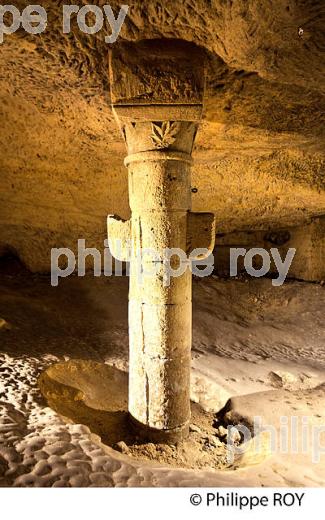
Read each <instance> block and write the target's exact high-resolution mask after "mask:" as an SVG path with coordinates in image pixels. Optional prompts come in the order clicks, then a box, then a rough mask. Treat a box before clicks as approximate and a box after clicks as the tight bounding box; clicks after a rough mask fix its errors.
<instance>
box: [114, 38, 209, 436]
mask: <svg viewBox="0 0 325 520" xmlns="http://www.w3.org/2000/svg"><path fill="white" fill-rule="evenodd" d="M156 45H158V44H157V43H156V44H153V43H152V42H148V43H146V44H144V43H143V44H140V46H139V45H135V46H130V45H127V46H126V47H125V46H123V47H122V48H121V47H119V49H118V50H116V51H113V55H112V56H111V86H112V100H113V111H114V114H115V116H116V118H117V121H118V123H119V125H120V127H121V129H122V133H123V136H124V138H125V142H126V145H127V149H128V156H127V158H126V160H125V164H126V166H127V167H128V170H129V199H130V207H131V212H132V218H131V220H130V221H127V222H124V221H122V220H121V219H119V218H118V217H112V216H109V217H108V238H109V243H110V248H111V251H112V253H113V254H114V255H115V256H116V257H117V258H118V259H119V260H126V259H127V249H128V241H130V244H131V258H130V261H131V269H130V292H129V337H130V358H129V413H130V417H131V420H132V422H133V424H134V425H135V427H136V428H137V430H138V432H139V434H141V435H142V436H143V437H145V438H147V439H149V440H152V441H162V442H175V441H176V440H178V439H180V438H182V437H184V436H186V434H187V433H188V426H189V420H190V368H191V328H192V301H191V300H192V298H191V294H192V287H191V280H192V274H191V271H190V269H189V267H188V265H187V264H186V263H185V255H186V257H187V255H188V254H189V253H191V252H192V251H193V250H194V249H196V248H206V249H207V250H208V252H210V251H212V250H213V246H214V236H215V229H214V215H213V214H193V213H190V209H191V175H190V168H191V164H192V158H191V153H192V148H193V144H194V139H195V135H196V132H197V128H198V122H199V120H200V118H201V113H202V97H203V86H204V84H203V81H204V73H203V70H202V61H201V60H200V59H199V58H198V55H197V51H193V49H192V48H191V49H192V51H193V54H192V55H189V54H188V47H187V46H185V48H184V47H182V48H181V49H178V47H177V52H176V57H175V55H174V53H173V52H175V49H174V51H173V49H172V48H170V47H169V46H167V47H164V46H163V47H159V52H158V51H157V48H156V47H155V46H156ZM160 45H161V44H160ZM135 58H136V60H135ZM171 61H172V62H173V63H174V66H173V67H172V68H170V62H171ZM135 62H136V64H137V67H136V68H135V67H134V63H135ZM184 68H185V71H184ZM135 70H136V77H135V79H134V74H135V72H134V71H135ZM150 71H151V75H149V72H150ZM185 72H187V74H185V75H184V73H185ZM146 74H148V76H146ZM132 77H133V83H132V82H131V80H130V78H132ZM121 78H122V79H121ZM144 78H145V80H146V82H145V84H144V86H145V87H146V89H147V90H149V91H150V96H149V99H146V97H145V96H143V92H141V90H143V82H144ZM148 78H150V79H148ZM141 85H142V87H141ZM150 85H151V87H152V86H153V85H154V87H155V88H154V90H150ZM175 86H176V89H175ZM166 89H167V90H166ZM137 90H139V91H140V93H141V95H140V97H137V96H136V91H137ZM171 95H172V96H171ZM164 96H165V97H166V96H167V97H168V96H171V97H172V103H171V102H170V101H169V102H166V99H165V98H164ZM162 98H163V99H164V101H163V102H162ZM121 100H122V101H121ZM148 250H151V251H152V253H150V252H148ZM167 250H168V251H169V257H168V258H167V257H166V251H167ZM146 251H147V252H146ZM179 251H180V252H181V253H183V254H180V253H179ZM139 252H141V253H142V256H141V257H139ZM173 253H176V254H174V255H173ZM202 256H204V255H202ZM168 266H170V268H171V269H172V270H173V274H174V276H171V277H170V279H168ZM177 274H178V276H177Z"/></svg>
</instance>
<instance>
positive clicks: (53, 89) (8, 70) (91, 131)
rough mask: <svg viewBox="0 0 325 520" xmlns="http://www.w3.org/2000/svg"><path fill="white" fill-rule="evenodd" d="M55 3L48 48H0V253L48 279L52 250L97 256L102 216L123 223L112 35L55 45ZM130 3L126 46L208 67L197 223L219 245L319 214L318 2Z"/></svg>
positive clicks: (58, 22)
mask: <svg viewBox="0 0 325 520" xmlns="http://www.w3.org/2000/svg"><path fill="white" fill-rule="evenodd" d="M14 3H15V5H16V6H17V7H19V8H23V7H24V6H26V5H27V4H28V3H27V2H21V1H16V2H14ZM63 3H68V2H61V1H56V2H42V5H44V7H46V8H47V12H48V28H47V30H46V31H45V32H44V33H43V34H41V35H35V36H32V35H27V34H26V32H24V31H23V30H20V31H18V32H16V33H15V34H13V35H11V36H7V37H5V39H4V43H3V44H1V45H0V97H1V99H0V124H1V127H0V128H1V132H0V175H1V184H0V219H1V223H2V225H1V228H0V244H1V245H2V246H3V247H10V248H13V249H14V250H15V251H17V253H18V254H19V256H20V257H21V258H22V260H24V261H25V262H26V264H27V265H28V267H30V268H31V269H32V270H47V269H48V266H49V248H50V247H65V246H69V247H73V245H75V244H76V242H77V240H78V238H85V239H86V240H87V244H89V246H91V245H101V244H102V243H103V240H104V238H105V233H106V231H105V227H106V215H107V214H108V213H117V214H120V215H121V216H123V217H125V218H127V217H128V216H129V207H128V193H127V172H126V169H125V168H124V166H123V157H124V155H125V150H124V144H123V141H122V138H121V136H120V134H119V130H118V128H117V126H116V124H115V121H114V119H113V115H112V112H111V108H110V97H109V76H108V66H107V54H108V48H109V45H108V44H107V43H105V41H104V38H105V35H107V34H108V33H109V28H108V27H107V30H106V32H105V31H101V32H99V33H98V34H97V35H85V34H83V33H82V32H81V31H80V30H79V29H78V27H77V26H74V25H72V32H71V33H70V34H63V33H62V14H61V11H62V4H63ZM70 3H79V4H82V2H70ZM83 3H87V2H83ZM92 3H93V4H95V3H97V4H98V5H103V4H105V3H107V2H105V1H102V2H100V1H97V2H92ZM109 3H110V5H111V6H112V7H113V9H116V11H118V9H119V7H120V5H121V4H120V3H117V2H116V1H111V2H109ZM128 3H129V6H130V9H129V13H128V16H127V17H126V21H125V24H124V25H123V28H122V32H121V35H120V38H121V40H129V41H137V40H141V39H158V38H159V39H164V38H169V39H170V38H173V39H181V40H186V41H189V42H193V43H194V44H196V45H198V46H200V47H201V48H202V49H203V50H204V52H205V53H206V55H207V59H208V85H207V93H206V106H205V115H204V121H203V123H202V125H201V128H200V131H199V134H198V137H197V141H196V148H195V151H194V158H195V161H196V162H195V166H194V168H193V187H196V188H197V193H195V194H193V209H194V210H195V211H214V212H215V213H216V216H217V228H218V231H219V232H227V231H232V230H243V229H266V228H270V227H283V226H287V225H296V224H300V223H301V224H302V223H304V222H307V221H308V220H309V219H310V218H312V217H313V216H316V215H321V214H324V213H325V192H324V187H325V175H324V162H325V161H324V157H325V153H324V150H325V147H324V142H325V125H324V113H325V110H324V109H325V63H324V52H325V33H324V22H325V4H324V1H323V0H318V1H311V0H307V1H302V0H301V1H298V0H288V1H283V0H260V1H258V0H248V1H247V0H233V1H231V0H228V1H227V0H216V1H213V0H211V1H209V0H182V1H175V0H173V1H169V0H167V1H162V2H156V1H130V2H128Z"/></svg>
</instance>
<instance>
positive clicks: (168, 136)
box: [151, 121, 180, 149]
mask: <svg viewBox="0 0 325 520" xmlns="http://www.w3.org/2000/svg"><path fill="white" fill-rule="evenodd" d="M151 127H152V134H151V141H152V143H153V144H154V146H155V147H156V148H160V149H162V148H168V147H169V146H170V145H172V144H173V143H174V142H175V141H176V138H177V134H178V133H179V131H180V124H179V123H176V122H174V121H162V122H159V123H151Z"/></svg>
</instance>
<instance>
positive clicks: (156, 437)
mask: <svg viewBox="0 0 325 520" xmlns="http://www.w3.org/2000/svg"><path fill="white" fill-rule="evenodd" d="M129 424H130V426H131V428H132V430H133V433H134V434H135V435H136V436H137V437H139V438H140V439H141V440H143V441H145V442H153V443H154V444H175V443H176V442H180V441H182V440H185V439H186V438H187V437H188V435H189V424H190V421H188V422H186V423H185V424H183V425H182V426H178V427H177V428H173V429H171V430H158V429H157V428H152V427H150V426H146V425H144V424H142V423H140V422H139V421H138V420H137V419H135V418H134V417H133V416H132V415H131V414H130V413H129Z"/></svg>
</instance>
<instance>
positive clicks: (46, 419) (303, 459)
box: [0, 270, 325, 486]
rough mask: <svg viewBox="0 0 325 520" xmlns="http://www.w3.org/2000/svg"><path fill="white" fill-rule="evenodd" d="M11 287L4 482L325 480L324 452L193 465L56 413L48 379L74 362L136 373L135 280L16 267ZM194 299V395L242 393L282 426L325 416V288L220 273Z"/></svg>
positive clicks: (4, 292)
mask: <svg viewBox="0 0 325 520" xmlns="http://www.w3.org/2000/svg"><path fill="white" fill-rule="evenodd" d="M0 287H1V292H0V320H1V319H2V320H3V321H0V362H1V367H0V484H1V485H2V486H250V485H257V486H259V485H264V486H278V485H279V486H285V485H296V486H304V485H307V486H315V485H316V486H317V485H318V486H322V485H324V484H325V461H324V458H322V459H321V461H320V462H319V463H318V464H316V463H312V462H311V457H310V453H309V454H305V455H279V454H273V455H272V456H270V457H267V458H264V459H263V457H262V459H261V461H259V460H254V454H253V456H251V460H249V457H247V458H246V460H245V457H244V459H243V461H242V462H241V463H239V464H238V468H239V469H237V470H236V471H234V470H228V471H212V470H210V471H209V470H207V469H206V470H204V471H203V470H202V471H192V470H186V469H174V468H171V467H168V466H163V465H159V464H157V463H153V462H145V463H144V462H139V461H137V460H134V459H132V458H130V457H129V456H127V455H124V454H122V453H119V452H117V451H116V450H113V449H112V448H110V447H108V446H106V445H104V444H103V443H102V442H101V440H100V438H99V437H98V436H96V435H95V434H94V433H92V432H91V431H90V430H89V428H88V427H87V426H85V425H81V424H74V423H72V421H67V420H66V419H64V418H63V417H62V416H60V415H59V414H57V413H56V412H54V411H53V410H51V409H50V408H49V407H48V405H47V403H46V402H45V400H44V398H43V397H42V395H41V393H40V390H39V388H38V384H37V379H38V377H39V375H40V373H41V372H42V371H43V370H44V369H45V368H46V367H48V366H49V365H50V364H52V363H56V362H59V361H60V362H62V361H68V360H69V359H83V360H92V361H96V362H99V363H106V364H107V365H110V366H114V367H116V368H118V369H119V370H122V371H127V356H128V340H127V292H128V281H127V279H125V278H124V279H118V278H115V279H105V278H104V277H103V278H100V279H95V278H92V277H89V278H85V279H78V278H75V277H73V278H70V279H66V280H63V281H61V284H60V286H59V287H58V288H57V289H54V288H52V287H51V286H50V283H49V279H48V278H46V277H38V276H32V275H29V274H27V273H24V272H19V273H17V272H15V273H13V272H11V271H10V270H9V271H8V270H7V272H5V273H3V274H2V275H1V279H0ZM193 295H194V331H193V332H194V334H193V371H192V399H193V401H194V402H196V403H200V404H201V406H203V407H204V408H205V409H206V410H207V411H215V412H217V411H219V410H220V409H221V408H222V407H223V406H224V405H225V404H226V402H227V401H228V399H229V398H233V400H232V401H231V409H232V410H233V411H234V412H236V413H239V414H243V415H246V416H249V417H251V415H252V414H254V413H253V412H254V409H255V408H256V410H258V411H262V412H265V417H266V419H267V420H269V421H271V422H272V421H274V420H275V416H278V415H280V414H281V413H282V414H292V413H293V412H294V413H295V414H296V415H298V416H299V417H301V416H302V415H305V416H308V417H310V418H311V421H312V422H313V421H314V422H315V424H325V406H324V395H323V394H324V389H323V387H322V383H324V381H325V342H324V340H325V331H324V324H323V322H324V309H325V288H324V287H321V286H320V285H316V284H306V283H299V282H288V283H287V284H286V285H285V286H283V287H282V288H273V287H272V285H271V282H270V280H255V281H253V282H248V281H245V280H239V281H226V280H218V279H216V278H214V277H212V278H210V279H205V280H203V281H202V280H200V281H197V280H194V283H193ZM247 394H250V397H249V398H247V397H244V398H241V396H246V395H247ZM274 410H276V413H275V412H274ZM281 411H282V412H281ZM262 412H261V413H262ZM313 424H314V423H313ZM323 445H325V442H323ZM257 462H259V463H257ZM252 463H253V465H252Z"/></svg>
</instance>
